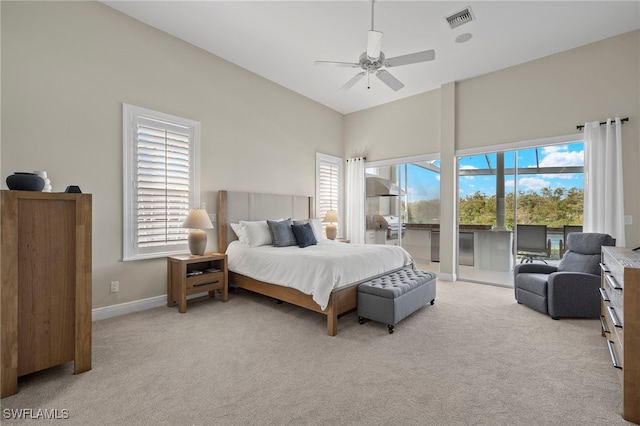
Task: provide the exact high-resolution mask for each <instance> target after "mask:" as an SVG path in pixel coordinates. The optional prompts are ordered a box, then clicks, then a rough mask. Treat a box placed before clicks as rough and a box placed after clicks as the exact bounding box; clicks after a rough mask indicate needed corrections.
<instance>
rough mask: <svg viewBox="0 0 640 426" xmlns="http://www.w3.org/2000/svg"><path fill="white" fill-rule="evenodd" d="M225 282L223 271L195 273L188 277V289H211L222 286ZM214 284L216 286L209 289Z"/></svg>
mask: <svg viewBox="0 0 640 426" xmlns="http://www.w3.org/2000/svg"><path fill="white" fill-rule="evenodd" d="M223 283H224V274H223V273H222V272H205V273H204V274H200V275H195V276H193V277H188V278H187V291H190V290H198V291H211V290H215V289H217V288H222V284H223ZM210 286H213V287H214V288H212V289H208V287H210Z"/></svg>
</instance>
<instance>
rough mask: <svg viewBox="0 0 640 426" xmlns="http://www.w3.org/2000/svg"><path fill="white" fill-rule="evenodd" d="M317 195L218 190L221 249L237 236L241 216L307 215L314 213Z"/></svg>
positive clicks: (219, 245)
mask: <svg viewBox="0 0 640 426" xmlns="http://www.w3.org/2000/svg"><path fill="white" fill-rule="evenodd" d="M313 208H314V204H313V197H307V196H300V195H278V194H261V193H256V192H235V191H218V217H217V219H218V251H219V252H220V253H224V252H225V251H226V250H227V246H228V245H229V243H230V242H231V241H234V240H237V239H238V238H237V237H236V234H235V233H234V232H233V231H232V230H231V226H230V224H231V223H238V221H241V220H267V219H272V220H275V219H281V218H288V217H290V218H293V219H306V218H311V217H313Z"/></svg>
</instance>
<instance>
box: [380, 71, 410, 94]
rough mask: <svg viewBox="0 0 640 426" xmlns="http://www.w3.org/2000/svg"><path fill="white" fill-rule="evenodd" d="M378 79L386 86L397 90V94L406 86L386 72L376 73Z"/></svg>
mask: <svg viewBox="0 0 640 426" xmlns="http://www.w3.org/2000/svg"><path fill="white" fill-rule="evenodd" d="M376 77H378V78H379V79H380V80H382V82H383V83H384V84H386V85H387V86H389V87H390V88H392V89H393V90H395V91H396V92H397V91H398V90H400V89H402V88H403V87H404V84H402V83H401V82H400V80H398V79H397V78H395V77H394V76H392V75H391V74H390V73H389V72H388V71H386V70H380V71H378V72H377V73H376Z"/></svg>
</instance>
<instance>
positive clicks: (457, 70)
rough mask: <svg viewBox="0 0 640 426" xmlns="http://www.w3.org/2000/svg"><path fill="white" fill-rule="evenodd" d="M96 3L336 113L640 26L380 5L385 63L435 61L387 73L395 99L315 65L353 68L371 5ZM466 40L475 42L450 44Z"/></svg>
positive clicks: (507, 6) (488, 6) (552, 9)
mask: <svg viewBox="0 0 640 426" xmlns="http://www.w3.org/2000/svg"><path fill="white" fill-rule="evenodd" d="M103 3H104V4H106V5H108V6H110V7H112V8H114V9H117V10H119V11H121V12H123V13H125V14H127V15H130V16H132V17H133V18H135V19H137V20H140V21H142V22H145V23H147V24H149V25H151V26H153V27H156V28H159V29H160V30H162V31H165V32H167V33H169V34H172V35H174V36H175V37H178V38H180V39H182V40H184V41H186V42H189V43H191V44H193V45H196V46H198V47H200V48H202V49H204V50H207V51H209V52H211V53H213V54H215V55H217V56H219V57H221V58H224V59H226V60H228V61H230V62H232V63H234V64H236V65H238V66H240V67H242V68H245V69H247V70H249V71H252V72H254V73H256V74H258V75H260V76H262V77H264V78H267V79H269V80H271V81H273V82H275V83H277V84H280V85H282V86H284V87H287V88H289V89H291V90H293V91H295V92H297V93H300V94H301V95H304V96H306V97H308V98H311V99H313V100H315V101H317V102H319V103H321V104H324V105H326V106H328V107H330V108H332V109H334V110H336V111H338V112H341V113H343V114H346V113H350V112H353V111H359V110H362V109H366V108H370V107H373V106H376V105H380V104H384V103H387V102H391V101H394V100H397V99H401V98H405V97H408V96H412V95H416V94H418V93H422V92H426V91H429V90H433V89H436V88H438V87H440V86H441V85H442V84H445V83H448V82H452V81H461V80H465V79H468V78H471V77H475V76H478V75H482V74H486V73H488V72H492V71H495V70H498V69H502V68H506V67H510V66H513V65H517V64H520V63H523V62H527V61H531V60H533V59H536V58H541V57H544V56H548V55H551V54H554V53H557V52H561V51H564V50H567V49H572V48H574V47H578V46H582V45H585V44H588V43H592V42H594V41H597V40H601V39H604V38H608V37H612V36H615V35H618V34H622V33H625V32H628V31H632V30H635V29H638V28H640V1H639V0H636V1H493V2H489V1H473V0H467V1H463V2H459V1H398V0H377V1H376V3H375V22H374V28H375V29H376V30H378V31H382V32H383V33H384V38H383V44H382V51H383V52H384V53H385V54H386V56H387V57H388V58H389V57H395V56H400V55H405V54H408V53H413V52H418V51H423V50H428V49H435V51H436V59H435V61H432V62H425V63H418V64H412V65H405V66H401V67H394V68H390V69H388V70H389V72H391V73H392V74H393V75H394V76H395V77H396V78H397V79H399V80H400V81H402V82H403V83H404V84H405V87H404V88H402V89H401V90H399V91H397V92H394V91H393V90H391V89H390V88H389V87H387V86H386V85H384V84H383V83H382V82H381V81H379V80H378V79H377V78H375V77H374V76H372V77H371V79H370V82H371V83H370V84H371V88H370V89H367V78H366V77H365V78H363V79H362V80H360V81H359V82H358V83H357V84H356V85H355V86H354V87H352V88H351V89H350V90H348V91H347V92H338V90H337V89H338V88H340V87H341V86H342V85H343V84H345V83H346V82H347V81H348V80H349V79H351V78H352V77H353V76H354V75H356V74H357V73H358V72H359V71H361V70H360V69H353V68H344V67H326V66H324V67H323V66H316V65H314V61H315V60H326V61H341V62H357V61H358V57H359V56H360V54H361V53H362V52H364V51H365V50H366V44H367V30H369V29H371V28H370V27H371V3H370V2H369V1H368V0H359V1H345V0H343V1H326V0H323V1H266V0H262V1H154V0H151V1H103ZM467 6H471V9H472V10H473V13H474V15H475V20H474V21H472V22H469V23H466V24H464V25H462V26H460V27H458V28H455V29H453V30H452V29H450V28H449V25H448V23H447V22H446V20H445V19H444V17H445V16H448V15H451V14H453V13H455V12H458V11H460V10H461V9H463V8H465V7H467ZM463 33H470V34H472V36H473V37H472V38H471V40H469V41H468V42H466V43H462V44H460V43H456V42H455V38H456V37H457V36H458V35H461V34H463ZM576 72H579V70H576ZM212 78H213V77H212Z"/></svg>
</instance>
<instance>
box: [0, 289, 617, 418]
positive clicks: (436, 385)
mask: <svg viewBox="0 0 640 426" xmlns="http://www.w3.org/2000/svg"><path fill="white" fill-rule="evenodd" d="M437 291H438V294H437V297H436V302H435V305H433V306H426V307H424V308H422V309H420V310H419V311H417V312H416V313H414V314H413V315H412V316H410V317H409V318H407V319H405V320H404V321H402V322H401V323H399V324H398V325H397V327H396V331H395V333H394V334H391V335H390V334H388V332H387V327H386V325H384V324H378V323H375V322H367V323H365V324H363V325H360V324H359V323H358V320H357V314H356V313H355V312H351V313H349V314H346V315H345V316H343V317H342V318H341V319H340V320H339V323H338V328H339V331H338V335H337V336H335V337H329V336H327V335H326V322H325V317H324V316H322V315H320V314H316V313H312V312H309V311H305V310H302V309H300V308H297V307H294V306H291V305H288V304H276V303H275V302H274V301H272V300H271V299H268V298H266V297H262V296H258V295H254V294H251V293H247V292H245V291H242V290H237V291H236V292H234V293H231V296H230V300H229V302H227V303H222V302H220V300H219V299H215V300H212V299H208V298H204V299H198V300H194V301H191V302H189V304H188V307H187V313H186V314H179V313H178V311H177V309H176V308H167V307H161V308H155V309H151V310H148V311H144V312H140V313H136V314H131V315H127V316H122V317H118V318H112V319H108V320H103V321H99V322H96V323H94V327H93V369H92V370H91V371H89V372H86V373H83V374H80V375H77V376H74V375H73V374H72V371H73V365H72V364H71V363H69V364H65V365H63V366H59V367H54V368H51V369H49V370H46V371H43V372H39V373H34V374H31V375H28V376H25V377H22V378H21V379H20V382H19V393H18V394H16V395H14V396H11V397H8V398H4V399H3V400H2V414H3V417H2V423H3V424H4V423H8V424H10V423H13V422H18V421H16V420H14V419H11V418H8V417H11V416H10V415H8V414H9V412H10V410H11V409H33V412H34V413H36V412H37V410H38V409H48V410H58V411H59V412H60V413H68V417H69V418H68V419H65V420H58V421H56V422H57V423H63V424H69V425H71V424H73V425H161V424H171V425H192V424H196V425H205V424H215V425H281V424H284V425H300V424H314V425H315V424H320V425H345V424H347V425H351V424H353V425H378V424H379V425H382V424H385V425H386V424H392V425H623V424H630V423H627V422H625V421H624V419H622V417H621V415H620V413H621V407H622V404H621V398H622V393H621V388H620V384H619V382H618V379H617V376H616V373H615V371H614V369H613V367H612V366H611V361H610V359H609V354H608V351H607V348H606V345H605V342H604V339H603V338H602V337H601V336H600V323H599V321H598V320H569V319H562V320H560V321H553V320H551V319H550V318H549V317H547V316H545V315H542V314H539V313H537V312H535V311H533V310H531V309H528V308H526V307H524V306H522V305H518V304H517V303H516V302H515V300H514V298H513V290H511V289H507V288H500V287H492V286H484V285H479V284H472V283H465V282H455V283H450V282H440V281H439V282H438V287H437ZM8 410H9V411H8ZM62 410H66V411H62ZM19 422H21V423H23V422H25V420H20V421H19ZM26 422H36V423H37V424H39V425H40V424H48V423H50V421H47V420H43V419H36V420H31V421H26ZM54 423H55V422H54Z"/></svg>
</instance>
